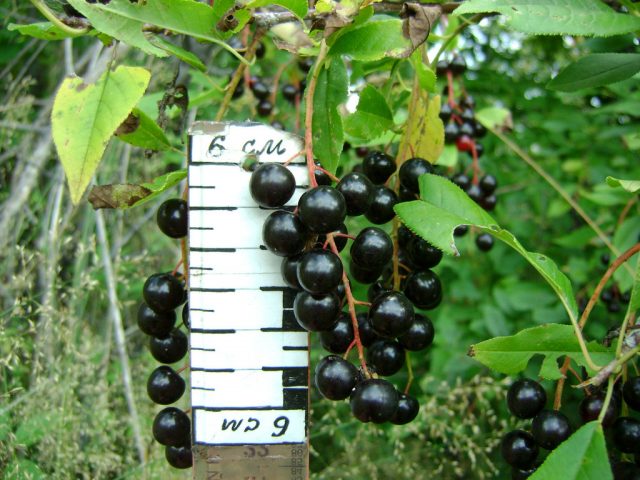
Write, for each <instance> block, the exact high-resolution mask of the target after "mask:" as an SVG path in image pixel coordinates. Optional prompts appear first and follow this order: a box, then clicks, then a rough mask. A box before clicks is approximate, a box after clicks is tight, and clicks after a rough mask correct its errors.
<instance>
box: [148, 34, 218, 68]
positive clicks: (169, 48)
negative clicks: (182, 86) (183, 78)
mask: <svg viewBox="0 0 640 480" xmlns="http://www.w3.org/2000/svg"><path fill="white" fill-rule="evenodd" d="M149 41H150V42H151V43H152V44H153V45H155V46H156V47H159V48H161V49H163V50H165V51H166V52H167V53H170V54H171V55H173V56H174V57H176V58H179V59H180V60H182V61H183V62H184V63H186V64H187V65H191V66H192V67H194V68H197V69H198V70H200V71H201V72H205V71H206V70H207V66H206V65H205V64H204V63H202V60H200V59H199V58H198V57H197V56H196V55H195V54H194V53H191V52H189V51H187V50H185V49H184V48H180V47H178V46H177V45H174V44H173V43H171V42H170V41H168V40H165V39H164V38H162V37H159V36H156V37H150V38H149Z"/></svg>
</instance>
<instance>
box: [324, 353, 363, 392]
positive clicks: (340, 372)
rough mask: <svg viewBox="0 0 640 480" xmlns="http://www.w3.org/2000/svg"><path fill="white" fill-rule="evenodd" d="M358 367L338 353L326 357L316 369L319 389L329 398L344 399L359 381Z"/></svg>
mask: <svg viewBox="0 0 640 480" xmlns="http://www.w3.org/2000/svg"><path fill="white" fill-rule="evenodd" d="M358 378H359V373H358V369H357V368H356V367H355V366H354V365H353V364H352V363H351V362H348V361H346V360H344V359H343V358H342V357H339V356H338V355H329V356H327V357H324V358H323V359H322V360H320V363H318V366H317V367H316V371H315V383H316V387H317V388H318V391H319V392H320V393H321V394H322V396H323V397H325V398H328V399H329V400H344V399H345V398H347V397H348V396H349V395H350V394H351V391H352V390H353V388H354V387H355V386H356V382H357V381H358Z"/></svg>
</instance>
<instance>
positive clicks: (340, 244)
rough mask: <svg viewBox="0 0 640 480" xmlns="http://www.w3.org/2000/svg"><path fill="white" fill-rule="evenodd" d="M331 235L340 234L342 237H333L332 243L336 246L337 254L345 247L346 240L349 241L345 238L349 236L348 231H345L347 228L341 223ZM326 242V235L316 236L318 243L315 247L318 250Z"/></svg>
mask: <svg viewBox="0 0 640 480" xmlns="http://www.w3.org/2000/svg"><path fill="white" fill-rule="evenodd" d="M331 233H334V234H335V233H341V234H342V235H334V237H333V241H334V243H335V244H336V248H337V249H338V251H339V252H341V251H342V250H343V249H344V247H346V246H347V240H349V239H348V237H346V236H345V235H349V230H347V226H346V225H345V224H344V223H343V224H342V225H340V228H339V229H337V230H335V231H334V232H331ZM326 241H327V236H326V235H318V241H317V242H316V245H317V246H318V247H320V248H323V246H324V244H325V242H326Z"/></svg>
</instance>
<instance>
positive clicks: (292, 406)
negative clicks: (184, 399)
mask: <svg viewBox="0 0 640 480" xmlns="http://www.w3.org/2000/svg"><path fill="white" fill-rule="evenodd" d="M287 390H288V389H286V388H285V389H284V390H283V393H284V394H285V395H284V398H285V401H286V398H287V393H286V392H287ZM290 390H300V391H302V392H304V404H303V406H301V407H298V406H295V405H296V403H295V402H291V404H290V405H289V406H286V405H287V404H286V403H285V406H284V407H274V406H270V407H265V406H264V405H260V406H255V407H252V406H248V407H204V406H202V407H194V408H193V410H204V411H207V412H227V411H229V412H234V411H236V410H262V411H269V410H274V411H278V412H279V411H282V410H305V409H306V408H307V395H308V393H307V389H306V388H304V389H298V388H296V389H290ZM289 396H290V398H295V395H293V394H289ZM301 396H302V395H301ZM296 443H297V442H296ZM216 445H217V444H216Z"/></svg>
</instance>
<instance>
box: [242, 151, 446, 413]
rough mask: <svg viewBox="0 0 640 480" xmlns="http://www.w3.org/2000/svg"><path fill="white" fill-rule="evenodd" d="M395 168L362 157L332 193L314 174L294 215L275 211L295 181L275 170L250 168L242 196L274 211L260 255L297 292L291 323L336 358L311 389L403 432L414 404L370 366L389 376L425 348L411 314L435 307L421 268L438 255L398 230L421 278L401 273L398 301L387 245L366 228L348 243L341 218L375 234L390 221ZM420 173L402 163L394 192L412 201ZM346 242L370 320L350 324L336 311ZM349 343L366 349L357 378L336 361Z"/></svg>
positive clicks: (414, 163) (422, 166)
mask: <svg viewBox="0 0 640 480" xmlns="http://www.w3.org/2000/svg"><path fill="white" fill-rule="evenodd" d="M396 169H397V166H396V164H395V162H394V161H393V159H392V158H391V157H389V156H388V155H386V154H384V153H382V152H369V153H368V154H367V155H366V157H365V159H364V161H363V164H362V166H361V169H360V170H361V171H354V172H351V173H348V174H346V175H345V176H344V177H343V178H342V179H341V180H340V181H339V182H338V184H337V185H336V186H335V188H334V187H333V186H332V182H331V178H330V177H329V176H328V175H327V174H326V172H324V171H323V170H322V168H321V167H319V166H318V167H317V169H316V170H315V172H314V173H315V175H314V177H315V180H316V183H317V186H315V187H313V188H311V189H310V190H308V191H306V192H305V193H304V194H303V195H302V196H301V197H300V199H299V201H298V205H297V209H296V210H295V212H291V211H288V210H286V209H282V208H281V207H283V206H284V205H285V204H286V203H287V202H288V201H289V200H290V199H291V197H292V196H293V193H294V190H295V179H294V177H293V174H292V173H291V172H290V171H289V169H287V168H286V167H285V166H283V165H280V164H274V163H265V164H262V165H260V166H259V167H257V168H256V169H255V170H254V172H253V173H252V176H251V180H250V191H251V195H252V197H253V199H254V200H255V201H256V203H258V205H260V206H262V207H265V208H278V210H276V211H274V212H273V213H271V215H269V217H267V219H266V221H265V223H264V226H263V241H264V243H265V246H266V248H267V249H268V250H270V251H271V252H273V253H275V254H276V255H279V256H282V257H284V258H283V261H282V269H281V270H282V276H283V278H284V281H285V283H286V284H287V285H288V286H289V287H291V288H293V289H295V290H296V291H297V294H296V297H295V300H294V304H293V308H294V314H295V317H296V320H297V321H298V323H299V324H300V326H302V327H303V328H304V329H305V330H307V331H311V332H320V339H321V342H322V345H323V346H324V348H325V349H326V350H328V351H329V352H331V353H333V354H334V355H329V356H327V357H325V358H324V359H322V361H321V362H320V363H319V364H318V366H317V368H316V372H315V383H316V386H317V387H318V390H319V391H320V393H321V394H322V395H323V396H324V397H326V398H328V399H331V400H344V399H346V398H347V397H350V399H351V409H352V412H353V414H354V416H355V417H356V418H358V419H359V420H361V421H364V422H368V421H372V422H375V423H382V422H385V421H391V422H393V423H396V424H404V423H408V422H410V421H411V420H413V419H414V418H415V417H416V415H417V414H418V409H419V404H418V402H417V400H416V399H415V398H414V397H412V396H410V395H408V394H406V393H400V392H398V391H397V390H396V388H395V387H394V386H393V385H392V384H391V383H390V382H388V381H387V380H384V379H381V378H370V373H369V367H371V370H372V372H373V373H374V374H375V375H381V376H388V375H393V374H394V373H396V372H398V371H399V370H400V369H401V368H402V366H403V365H404V361H405V350H409V351H418V350H422V349H424V348H426V347H428V346H429V345H430V344H431V342H432V341H433V337H434V329H433V325H432V323H431V321H430V320H429V319H428V318H427V317H426V316H423V315H420V314H416V313H415V309H414V305H415V306H416V307H418V308H421V309H431V308H435V307H436V306H437V305H438V304H439V303H440V301H441V299H442V289H441V285H440V281H439V279H438V277H437V275H436V274H435V273H433V272H432V271H431V270H429V269H430V268H431V267H433V266H435V265H436V264H437V263H438V262H439V261H440V258H441V257H442V252H440V251H438V250H436V249H434V248H433V247H431V246H429V245H428V244H426V242H424V241H423V240H421V239H419V238H418V237H415V236H413V234H411V233H410V232H408V230H406V229H405V230H404V231H405V233H404V237H403V238H404V240H403V248H404V247H406V246H407V245H408V244H409V243H410V244H411V245H412V247H409V248H410V249H411V252H412V253H411V258H412V260H407V261H406V263H407V264H409V262H413V263H411V265H416V266H419V267H416V268H419V270H416V271H415V272H412V271H407V272H405V275H404V276H405V277H406V278H404V280H403V282H402V287H403V290H404V292H400V291H397V290H394V289H393V288H392V285H391V284H392V281H393V275H392V274H391V272H393V261H394V259H393V255H394V245H393V240H392V238H391V236H390V235H389V234H388V233H387V232H386V231H385V230H383V229H382V228H379V227H375V226H369V227H366V228H363V229H362V230H361V231H360V232H359V233H358V234H357V235H356V236H355V237H350V236H349V235H348V231H347V227H346V226H345V223H344V222H345V219H346V217H347V215H349V216H357V215H365V217H366V218H367V219H368V220H369V221H370V222H371V223H373V224H377V225H381V224H384V223H387V222H389V221H390V220H392V219H393V217H394V215H395V213H394V211H393V206H394V205H395V204H396V203H397V202H398V195H397V194H396V193H395V191H394V190H392V189H391V188H389V187H387V186H385V185H384V184H385V182H387V181H388V180H389V178H390V177H391V175H393V174H394V173H395V172H396ZM428 172H431V165H430V164H429V163H428V162H427V161H426V160H423V159H418V158H414V159H410V160H408V161H406V162H405V163H404V164H403V165H402V167H401V168H400V170H399V172H398V179H399V184H400V185H399V186H400V188H404V189H407V190H409V191H410V192H411V195H412V199H414V198H415V197H416V194H417V193H418V177H419V176H420V175H421V174H423V173H428ZM348 238H353V243H352V245H351V248H350V251H349V252H350V263H349V273H350V277H351V278H352V279H354V280H356V281H358V282H359V283H362V284H372V285H371V287H370V288H369V301H370V304H369V308H368V311H366V312H360V313H358V314H357V315H356V322H355V323H356V325H354V321H353V319H352V316H351V313H348V312H343V311H342V309H343V307H344V305H345V296H348V295H351V292H350V291H347V288H348V285H349V282H348V281H346V280H347V275H346V273H345V271H344V267H343V262H342V258H341V257H340V255H339V252H340V251H342V250H343V249H344V248H345V246H346V244H347V239H348ZM403 267H405V268H406V265H405V264H403ZM381 277H382V278H383V280H381V281H378V279H380V278H381ZM347 302H348V301H347ZM351 307H353V301H352V305H351ZM354 327H357V330H356V329H354ZM356 338H357V339H358V340H356ZM357 341H359V342H360V343H361V345H362V346H364V347H366V348H367V359H368V362H367V363H368V365H369V367H367V369H366V370H365V369H363V370H362V371H359V370H358V368H356V367H355V366H354V365H353V364H352V363H350V362H349V361H347V360H345V359H343V358H341V357H340V356H338V355H336V354H344V353H346V352H347V351H348V350H349V348H350V347H352V346H353V344H354V342H357Z"/></svg>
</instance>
